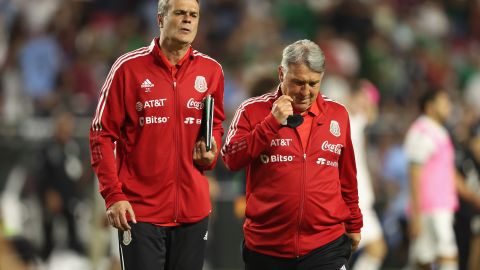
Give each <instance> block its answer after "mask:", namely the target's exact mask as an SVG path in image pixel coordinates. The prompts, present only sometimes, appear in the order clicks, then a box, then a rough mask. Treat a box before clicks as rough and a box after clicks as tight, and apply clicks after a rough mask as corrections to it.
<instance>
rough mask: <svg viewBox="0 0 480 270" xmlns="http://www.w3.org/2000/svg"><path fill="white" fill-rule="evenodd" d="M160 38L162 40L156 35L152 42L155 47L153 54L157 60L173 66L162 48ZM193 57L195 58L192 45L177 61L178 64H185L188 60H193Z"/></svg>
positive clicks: (167, 65)
mask: <svg viewBox="0 0 480 270" xmlns="http://www.w3.org/2000/svg"><path fill="white" fill-rule="evenodd" d="M159 40H160V38H159V37H156V38H154V39H153V40H152V43H151V44H150V46H152V47H153V50H152V54H153V56H154V57H155V59H156V60H158V61H159V62H161V63H163V64H164V65H165V66H166V67H168V68H171V67H172V66H173V65H172V64H171V63H170V62H169V61H168V59H167V57H166V56H165V54H164V53H163V52H162V50H161V49H160V44H159ZM193 58H194V55H193V48H192V46H190V47H189V48H188V51H187V53H186V54H185V55H184V56H183V57H182V59H181V60H180V61H179V62H178V63H177V66H181V65H183V64H184V63H185V62H186V61H188V60H192V59H193Z"/></svg>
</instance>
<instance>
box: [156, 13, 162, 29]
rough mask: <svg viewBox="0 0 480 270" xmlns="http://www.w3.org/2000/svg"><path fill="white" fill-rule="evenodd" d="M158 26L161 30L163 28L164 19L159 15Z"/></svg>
mask: <svg viewBox="0 0 480 270" xmlns="http://www.w3.org/2000/svg"><path fill="white" fill-rule="evenodd" d="M157 24H158V26H159V27H160V28H163V17H162V16H161V15H160V14H157Z"/></svg>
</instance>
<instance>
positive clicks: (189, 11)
mask: <svg viewBox="0 0 480 270" xmlns="http://www.w3.org/2000/svg"><path fill="white" fill-rule="evenodd" d="M176 12H180V13H182V14H187V13H188V14H190V15H198V14H199V12H198V11H195V10H186V9H175V10H173V13H176Z"/></svg>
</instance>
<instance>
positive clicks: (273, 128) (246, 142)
mask: <svg viewBox="0 0 480 270" xmlns="http://www.w3.org/2000/svg"><path fill="white" fill-rule="evenodd" d="M279 129H280V124H279V123H278V122H277V120H276V119H275V117H274V116H273V115H272V113H269V114H268V115H267V117H265V119H264V120H263V121H261V122H260V123H258V124H256V125H255V126H254V127H252V126H251V125H250V121H249V119H248V116H247V111H246V110H245V107H244V105H241V106H240V108H239V109H238V110H237V112H236V113H235V116H234V118H233V121H232V124H231V125H230V128H229V130H228V134H227V139H226V141H225V145H224V146H223V148H222V158H223V161H224V162H225V165H226V166H227V168H229V169H230V170H233V171H236V170H239V169H241V168H243V167H245V166H247V165H248V164H249V163H250V162H251V161H252V160H253V159H255V158H257V157H258V156H259V155H260V154H261V153H262V151H263V150H265V148H266V147H267V146H268V145H269V144H270V142H271V140H272V138H273V137H274V136H275V135H276V134H277V133H278V130H279Z"/></svg>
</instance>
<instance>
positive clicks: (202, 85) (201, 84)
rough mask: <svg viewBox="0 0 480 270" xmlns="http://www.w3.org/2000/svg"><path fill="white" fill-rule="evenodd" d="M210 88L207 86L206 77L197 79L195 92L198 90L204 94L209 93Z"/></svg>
mask: <svg viewBox="0 0 480 270" xmlns="http://www.w3.org/2000/svg"><path fill="white" fill-rule="evenodd" d="M207 89H208V86H207V80H205V77H203V76H197V78H195V90H197V91H198V92H200V93H203V92H205V91H207Z"/></svg>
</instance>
